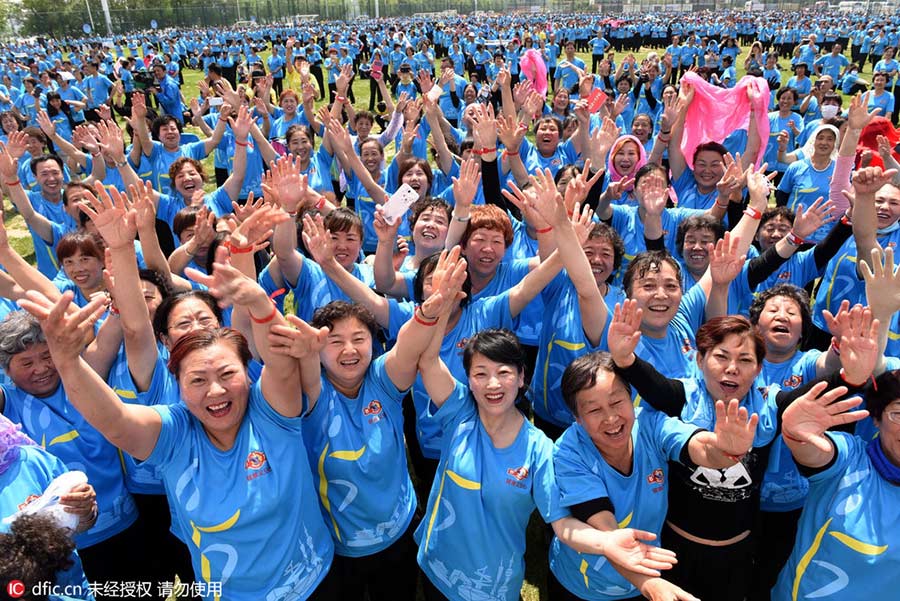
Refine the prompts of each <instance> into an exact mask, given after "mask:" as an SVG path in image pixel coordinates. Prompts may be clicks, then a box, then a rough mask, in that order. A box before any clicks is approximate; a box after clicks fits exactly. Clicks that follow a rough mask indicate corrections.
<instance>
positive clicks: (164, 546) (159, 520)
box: [132, 494, 195, 582]
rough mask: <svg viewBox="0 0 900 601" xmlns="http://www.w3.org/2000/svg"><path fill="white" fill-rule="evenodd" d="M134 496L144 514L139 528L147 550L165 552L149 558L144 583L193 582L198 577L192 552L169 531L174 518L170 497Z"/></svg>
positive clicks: (141, 516)
mask: <svg viewBox="0 0 900 601" xmlns="http://www.w3.org/2000/svg"><path fill="white" fill-rule="evenodd" d="M132 496H133V497H134V502H135V504H137V507H138V513H139V514H140V517H139V518H138V525H139V526H140V534H141V539H142V540H143V541H144V546H146V547H147V549H155V550H164V552H153V551H151V552H149V553H148V554H147V557H146V558H145V564H144V568H143V569H144V571H145V573H146V576H147V577H145V578H144V580H149V581H151V582H174V581H175V575H176V574H177V575H178V577H179V578H180V579H181V582H193V581H194V580H195V577H194V568H193V566H192V565H191V551H190V549H188V547H187V545H185V544H184V543H183V542H181V541H180V540H178V537H176V536H175V535H174V534H172V532H171V530H170V529H169V528H170V526H171V525H172V517H171V513H170V512H169V503H168V501H167V500H166V496H165V495H137V494H136V495H132Z"/></svg>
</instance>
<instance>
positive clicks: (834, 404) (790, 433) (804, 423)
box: [781, 382, 869, 453]
mask: <svg viewBox="0 0 900 601" xmlns="http://www.w3.org/2000/svg"><path fill="white" fill-rule="evenodd" d="M827 387H828V383H827V382H819V383H818V384H816V385H815V386H813V387H812V388H810V389H809V391H808V392H807V393H806V394H804V395H803V396H801V397H800V398H798V399H796V400H794V402H793V403H791V404H790V405H788V407H787V409H785V411H784V415H783V416H782V422H781V423H782V426H781V433H782V435H783V436H784V437H785V440H787V441H788V442H792V441H793V442H797V443H800V444H811V445H813V446H814V447H815V448H817V449H819V450H820V451H822V452H824V453H830V452H832V450H833V449H834V447H832V445H831V441H830V440H829V439H828V437H827V436H825V432H826V431H827V430H829V429H831V428H833V427H835V426H840V425H844V424H852V423H853V422H858V421H859V420H861V419H865V418H866V417H867V416H868V415H869V412H868V411H865V410H858V411H851V409H853V408H854V407H857V406H858V405H859V404H860V399H859V398H857V397H852V398H849V399H844V400H843V401H838V400H837V399H839V398H840V397H842V396H843V395H845V394H847V388H846V387H844V386H838V387H837V388H834V389H832V390H829V391H827V392H826V391H825V389H826V388H827Z"/></svg>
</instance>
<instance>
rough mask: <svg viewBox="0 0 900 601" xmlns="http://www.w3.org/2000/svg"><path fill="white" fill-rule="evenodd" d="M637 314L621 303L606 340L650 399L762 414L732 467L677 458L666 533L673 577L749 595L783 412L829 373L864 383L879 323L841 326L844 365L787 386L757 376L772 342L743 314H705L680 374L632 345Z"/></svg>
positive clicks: (705, 419)
mask: <svg viewBox="0 0 900 601" xmlns="http://www.w3.org/2000/svg"><path fill="white" fill-rule="evenodd" d="M640 324H641V311H639V310H638V309H637V306H636V304H635V303H634V301H627V303H626V304H625V306H623V307H622V308H617V310H616V312H615V316H614V318H613V323H612V324H611V326H610V330H609V348H610V352H611V354H612V356H613V360H614V361H615V363H616V366H617V367H618V368H619V369H621V370H622V373H623V375H624V376H625V377H626V378H628V380H629V381H630V382H631V383H632V384H633V385H634V387H635V388H636V389H637V392H638V394H640V395H641V397H642V399H643V400H644V401H646V402H647V403H649V404H651V405H652V406H653V407H655V408H657V409H659V410H662V411H664V412H666V413H667V414H668V415H670V416H680V417H681V419H682V420H683V421H684V422H686V423H690V424H693V425H696V426H699V427H701V428H707V429H709V428H711V427H713V426H715V425H716V424H717V420H718V416H717V415H716V411H715V409H714V407H715V405H716V401H717V400H725V401H728V400H731V399H736V400H738V401H739V402H740V406H741V407H744V408H746V410H747V411H748V412H752V413H756V414H757V415H758V416H759V421H758V424H757V426H756V433H755V437H754V440H753V446H752V448H750V450H749V451H748V452H747V453H746V454H745V455H743V456H736V457H735V460H736V463H735V464H734V465H732V466H731V467H729V468H728V469H718V470H716V469H713V470H711V469H707V468H702V467H697V466H696V465H691V466H681V465H676V466H675V467H674V468H673V470H672V474H673V478H672V484H671V486H670V488H669V501H670V508H669V513H668V516H667V521H666V525H665V529H664V534H663V537H664V538H665V540H666V545H667V546H669V547H670V548H672V550H674V551H676V553H678V558H679V563H678V565H677V566H676V567H675V568H674V569H673V570H672V571H671V572H670V577H671V579H672V581H673V582H675V583H676V584H678V585H679V586H682V587H684V588H685V589H687V590H690V591H691V592H693V593H695V594H697V595H698V596H700V597H701V598H708V599H712V598H715V599H727V600H735V601H738V600H741V599H744V598H745V595H746V593H747V591H748V590H749V587H750V585H751V582H750V580H751V578H750V576H751V573H752V568H753V545H752V537H751V534H752V532H751V531H752V529H753V528H754V521H755V519H756V515H757V513H758V510H759V494H758V490H759V487H760V482H761V480H762V476H763V472H764V471H765V469H766V466H767V464H768V459H769V456H770V454H771V451H772V443H773V441H774V440H775V439H776V436H777V434H778V431H779V429H780V423H779V414H780V412H781V411H783V410H784V408H785V407H787V406H789V405H790V403H792V402H793V401H794V400H795V399H798V398H799V397H800V396H801V395H803V394H804V393H805V392H807V391H808V390H809V389H810V388H812V386H814V385H817V384H821V383H823V382H824V383H825V385H828V386H829V387H831V388H838V387H839V386H840V385H842V384H843V385H845V386H851V388H857V387H859V386H860V385H861V384H856V383H864V382H865V381H866V380H867V379H868V378H869V376H870V375H871V373H872V369H873V367H874V365H875V361H876V357H877V355H878V350H877V344H875V339H876V337H877V335H876V326H873V325H872V322H871V317H870V318H869V321H868V327H865V328H861V331H860V332H859V335H858V336H854V337H853V338H852V339H851V338H850V337H849V336H848V335H847V334H845V335H844V337H843V339H842V341H843V342H847V343H848V344H851V342H852V344H851V346H853V350H852V351H851V352H849V353H847V352H844V353H843V354H842V355H841V357H840V360H841V363H842V365H843V369H842V370H841V371H840V372H833V373H831V374H829V375H827V376H823V377H820V378H816V379H814V380H813V381H812V382H810V383H808V384H807V385H806V386H803V387H802V388H798V389H795V390H791V391H781V390H780V388H779V387H778V386H775V385H772V386H769V387H768V388H767V389H765V390H760V389H759V388H757V387H756V386H755V385H754V381H755V379H756V377H757V376H758V375H759V373H760V370H761V368H762V362H763V359H764V357H765V353H766V344H765V342H764V341H763V339H762V338H761V337H760V335H759V334H758V333H757V332H756V330H755V329H754V328H753V326H752V325H751V323H750V322H749V321H748V320H747V319H746V318H744V317H739V316H726V317H717V318H713V319H711V320H709V321H708V322H707V323H706V324H704V325H703V326H702V327H701V328H700V329H699V330H698V332H697V366H698V368H699V369H698V373H697V374H696V375H694V376H691V377H685V378H681V379H668V378H665V377H663V376H662V375H661V374H659V372H658V371H657V370H656V369H655V368H654V367H653V366H652V365H650V364H649V363H647V362H645V361H643V360H642V359H639V358H637V357H636V356H635V355H634V349H635V347H636V345H637V343H638V339H639V335H638V329H639V327H640ZM846 350H849V349H846ZM848 382H852V383H854V384H852V385H850V384H847V383H848ZM823 388H824V385H823ZM842 390H843V391H844V392H846V390H847V389H846V388H844V389H842ZM700 574H703V576H702V577H701V576H698V575H700ZM779 598H780V597H779Z"/></svg>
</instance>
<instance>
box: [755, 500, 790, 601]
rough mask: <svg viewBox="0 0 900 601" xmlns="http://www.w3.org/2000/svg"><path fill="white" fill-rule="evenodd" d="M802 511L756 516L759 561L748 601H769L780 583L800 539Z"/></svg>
mask: <svg viewBox="0 0 900 601" xmlns="http://www.w3.org/2000/svg"><path fill="white" fill-rule="evenodd" d="M801 513H803V509H795V510H794V511H784V512H773V511H760V512H759V515H758V516H757V520H756V523H757V527H756V529H755V530H754V532H755V538H756V552H755V553H754V555H755V556H756V562H755V565H754V568H755V569H754V574H753V580H752V582H753V586H752V588H751V590H750V594H749V596H748V599H749V600H750V601H769V600H770V599H771V596H770V595H771V592H772V588H773V587H774V586H775V582H776V581H777V580H778V574H780V573H781V569H782V568H783V567H784V564H786V563H787V560H788V558H789V557H790V556H791V551H792V550H793V548H794V540H795V539H796V538H797V523H798V522H799V521H800V514H801Z"/></svg>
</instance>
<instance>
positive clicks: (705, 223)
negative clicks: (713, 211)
mask: <svg viewBox="0 0 900 601" xmlns="http://www.w3.org/2000/svg"><path fill="white" fill-rule="evenodd" d="M691 230H710V231H712V233H713V235H714V236H715V238H716V240H719V239H720V238H721V237H722V236H724V235H725V226H724V225H722V222H721V221H720V220H718V219H716V218H715V217H713V216H712V215H710V214H709V213H697V214H696V215H691V216H690V217H688V218H687V219H685V220H684V221H682V222H681V223H679V224H678V231H677V232H676V233H675V248H676V251H677V252H678V254H681V249H682V247H683V246H684V237H685V236H687V233H688V232H689V231H691Z"/></svg>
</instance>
